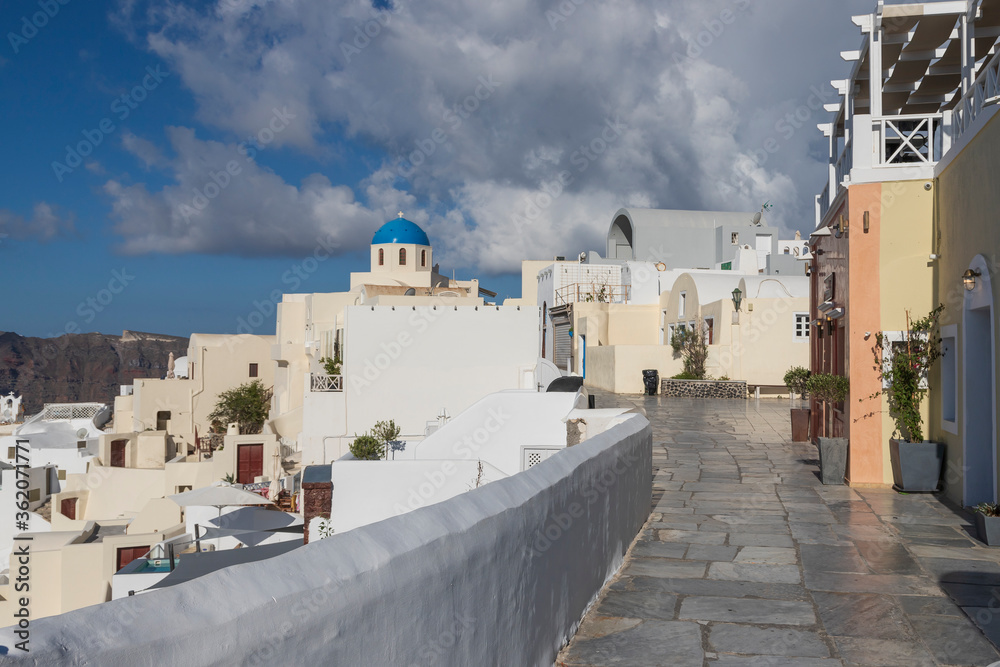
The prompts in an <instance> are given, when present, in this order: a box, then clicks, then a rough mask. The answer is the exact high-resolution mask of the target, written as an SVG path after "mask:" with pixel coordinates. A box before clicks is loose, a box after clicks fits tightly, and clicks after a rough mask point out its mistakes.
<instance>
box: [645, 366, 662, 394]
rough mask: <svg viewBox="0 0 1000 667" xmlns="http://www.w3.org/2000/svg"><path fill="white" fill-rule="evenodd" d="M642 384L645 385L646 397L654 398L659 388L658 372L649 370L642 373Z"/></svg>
mask: <svg viewBox="0 0 1000 667" xmlns="http://www.w3.org/2000/svg"><path fill="white" fill-rule="evenodd" d="M642 383H643V384H644V385H646V395H647V396H656V392H657V389H658V388H659V386H660V371H658V370H655V369H649V370H645V371H643V372H642Z"/></svg>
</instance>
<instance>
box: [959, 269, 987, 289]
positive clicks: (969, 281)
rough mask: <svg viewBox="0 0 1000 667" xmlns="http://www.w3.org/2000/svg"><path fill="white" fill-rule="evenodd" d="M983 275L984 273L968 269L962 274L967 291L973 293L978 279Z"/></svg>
mask: <svg viewBox="0 0 1000 667" xmlns="http://www.w3.org/2000/svg"><path fill="white" fill-rule="evenodd" d="M981 275H983V274H982V272H980V271H977V270H976V269H968V270H966V272H965V273H963V274H962V283H963V284H964V285H965V291H966V292H971V291H972V290H974V289H976V278H978V277H979V276H981Z"/></svg>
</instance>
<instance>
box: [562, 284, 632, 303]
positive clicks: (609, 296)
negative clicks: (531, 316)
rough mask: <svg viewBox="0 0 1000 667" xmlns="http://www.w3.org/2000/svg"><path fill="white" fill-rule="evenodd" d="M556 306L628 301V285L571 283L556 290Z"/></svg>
mask: <svg viewBox="0 0 1000 667" xmlns="http://www.w3.org/2000/svg"><path fill="white" fill-rule="evenodd" d="M555 296H556V303H555V305H557V306H565V305H566V304H570V303H628V299H629V286H628V285H600V284H596V283H573V284H572V285H566V286H565V287H561V288H559V289H557V290H556V295H555Z"/></svg>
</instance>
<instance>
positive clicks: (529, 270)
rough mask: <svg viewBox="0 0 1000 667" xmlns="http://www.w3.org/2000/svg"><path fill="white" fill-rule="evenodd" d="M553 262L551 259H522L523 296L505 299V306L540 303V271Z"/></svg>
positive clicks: (535, 304)
mask: <svg viewBox="0 0 1000 667" xmlns="http://www.w3.org/2000/svg"><path fill="white" fill-rule="evenodd" d="M550 264H552V260H551V259H525V260H521V297H520V298H518V299H504V302H503V304H504V305H505V306H537V305H538V272H539V271H541V270H542V269H544V268H545V267H546V266H549V265H550Z"/></svg>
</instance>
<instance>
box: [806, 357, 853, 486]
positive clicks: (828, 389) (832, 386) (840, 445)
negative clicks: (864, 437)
mask: <svg viewBox="0 0 1000 667" xmlns="http://www.w3.org/2000/svg"><path fill="white" fill-rule="evenodd" d="M806 391H808V392H809V395H810V396H812V397H813V398H814V399H815V400H817V401H818V402H819V403H820V405H821V406H822V407H823V434H824V435H823V436H818V437H817V438H816V446H817V447H818V448H819V471H820V477H821V479H822V481H823V483H824V484H843V483H844V476H845V475H846V473H847V438H830V437H826V436H827V435H828V434H829V433H830V427H829V425H828V424H827V420H828V417H832V413H833V410H832V409H828V408H827V405H828V404H831V405H832V404H836V403H840V402H841V401H843V400H845V399H846V398H847V395H848V393H850V391H851V383H850V381H849V380H848V379H847V378H845V377H843V376H841V375H831V374H829V373H816V374H814V375H810V376H809V379H808V380H807V381H806Z"/></svg>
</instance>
